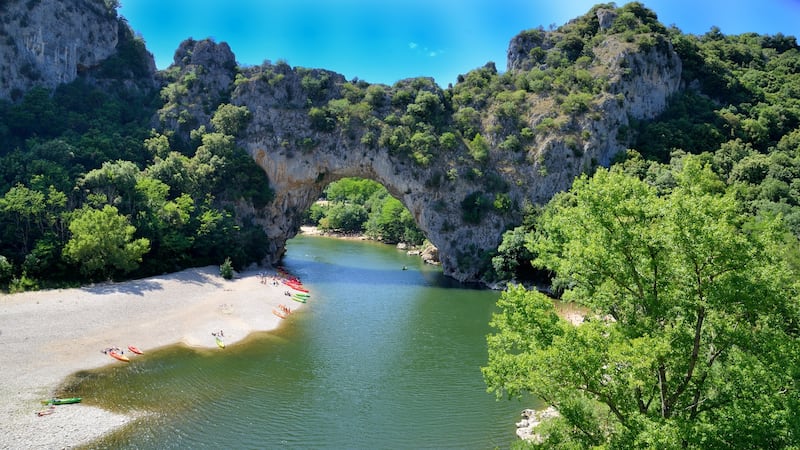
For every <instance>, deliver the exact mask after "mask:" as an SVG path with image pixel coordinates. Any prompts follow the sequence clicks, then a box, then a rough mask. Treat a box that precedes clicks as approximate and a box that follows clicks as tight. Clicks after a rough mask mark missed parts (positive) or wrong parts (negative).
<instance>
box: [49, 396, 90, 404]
mask: <svg viewBox="0 0 800 450" xmlns="http://www.w3.org/2000/svg"><path fill="white" fill-rule="evenodd" d="M81 400H83V398H82V397H66V398H58V397H54V398H51V399H49V400H42V404H43V405H69V404H71V403H80V402H81Z"/></svg>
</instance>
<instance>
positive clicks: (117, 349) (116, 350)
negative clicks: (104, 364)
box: [100, 347, 125, 355]
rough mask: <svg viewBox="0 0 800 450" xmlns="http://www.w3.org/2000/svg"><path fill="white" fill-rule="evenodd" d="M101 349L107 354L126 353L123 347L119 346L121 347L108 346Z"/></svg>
mask: <svg viewBox="0 0 800 450" xmlns="http://www.w3.org/2000/svg"><path fill="white" fill-rule="evenodd" d="M100 351H101V352H103V354H105V355H107V354H109V353H111V352H114V353H118V354H120V355H124V354H125V352H124V351H122V349H121V348H119V347H106V348H104V349H103V350H100Z"/></svg>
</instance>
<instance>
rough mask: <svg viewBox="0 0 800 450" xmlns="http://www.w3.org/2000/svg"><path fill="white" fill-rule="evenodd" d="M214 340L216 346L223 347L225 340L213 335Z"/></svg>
mask: <svg viewBox="0 0 800 450" xmlns="http://www.w3.org/2000/svg"><path fill="white" fill-rule="evenodd" d="M214 340H216V341H217V347H219V348H225V342H224V341H223V340H222V338H220V337H219V336H214Z"/></svg>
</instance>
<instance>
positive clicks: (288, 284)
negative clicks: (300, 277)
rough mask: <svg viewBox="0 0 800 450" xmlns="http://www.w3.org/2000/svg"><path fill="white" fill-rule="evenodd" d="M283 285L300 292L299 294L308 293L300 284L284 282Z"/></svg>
mask: <svg viewBox="0 0 800 450" xmlns="http://www.w3.org/2000/svg"><path fill="white" fill-rule="evenodd" d="M283 284H285V285H287V286H289V287H290V288H292V289H294V290H296V291H300V292H308V289H306V288H304V287H303V285H302V284H301V283H297V282H292V281H284V282H283Z"/></svg>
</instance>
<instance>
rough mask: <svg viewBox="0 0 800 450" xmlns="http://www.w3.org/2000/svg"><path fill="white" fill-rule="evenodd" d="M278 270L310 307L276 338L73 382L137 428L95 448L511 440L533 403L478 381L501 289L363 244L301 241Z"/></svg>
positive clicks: (174, 351) (495, 443) (177, 350)
mask: <svg viewBox="0 0 800 450" xmlns="http://www.w3.org/2000/svg"><path fill="white" fill-rule="evenodd" d="M284 265H285V266H286V268H287V269H288V270H289V271H290V272H292V273H293V274H294V275H296V276H298V277H300V278H301V279H302V280H303V283H304V284H305V285H306V286H307V287H309V288H310V289H311V292H312V298H311V300H310V301H309V302H308V304H307V307H306V308H305V309H303V310H301V311H299V312H297V313H296V314H293V315H292V316H290V317H289V318H288V319H287V320H285V321H284V322H283V324H282V325H281V327H280V328H279V329H277V330H275V331H272V332H268V333H259V334H256V335H253V336H251V337H250V338H248V339H247V340H246V341H244V342H242V343H239V344H234V345H231V346H229V347H228V348H226V349H225V350H224V351H211V350H196V349H190V348H187V347H184V346H173V347H168V348H164V349H161V350H158V351H154V352H148V353H147V354H146V355H144V356H142V357H138V358H136V359H135V360H133V361H132V362H131V363H130V364H127V365H114V366H110V367H107V368H103V369H100V370H93V371H84V372H80V373H77V374H75V375H74V376H73V377H71V378H70V379H69V380H68V381H67V382H66V383H65V385H64V388H63V389H62V393H63V394H64V395H68V396H72V395H76V396H82V397H84V401H85V402H86V403H89V404H95V405H100V406H103V407H105V408H109V409H112V410H115V411H122V412H127V413H131V412H133V413H135V414H136V415H137V417H139V418H138V419H137V420H136V421H134V423H133V424H132V425H130V426H128V427H125V428H124V429H122V430H120V431H118V432H116V433H114V434H113V435H110V436H108V437H106V438H105V439H104V440H102V441H100V442H95V443H93V444H92V445H91V446H90V448H114V449H117V448H129V449H134V448H135V449H165V448H193V449H195V448H215V449H223V448H224V449H233V448H247V449H260V448H347V449H350V448H358V449H362V448H363V449H367V448H368V449H379V448H386V449H413V448H464V449H485V448H505V447H508V446H509V444H510V443H511V442H513V441H514V440H515V439H516V437H515V435H514V429H515V427H514V422H515V421H517V420H519V413H520V411H521V410H522V409H523V408H526V407H530V406H534V405H532V404H531V402H530V400H528V401H526V402H524V403H523V402H520V401H517V400H511V401H509V400H501V401H497V400H496V399H495V396H494V395H493V394H489V393H487V392H486V386H485V385H484V383H483V379H482V376H481V372H480V366H481V365H484V364H485V363H486V341H485V336H486V334H487V333H489V331H490V328H489V326H488V322H489V319H490V317H491V314H492V312H493V311H495V301H496V300H497V297H498V296H499V293H498V292H494V291H489V290H480V289H473V288H469V287H467V286H464V285H461V284H458V283H456V282H453V281H452V280H449V279H447V278H445V277H443V276H442V274H441V270H440V269H438V268H435V267H431V266H427V265H424V264H422V263H421V262H420V260H419V258H418V257H412V256H407V255H406V254H405V253H404V252H401V251H398V250H396V249H394V248H393V247H391V246H386V245H381V244H375V243H369V242H362V241H346V240H339V239H331V238H323V237H304V236H300V237H297V238H295V239H293V240H291V241H290V242H289V243H288V251H287V254H286V256H285V258H284ZM403 266H407V267H408V270H402V268H403Z"/></svg>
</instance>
